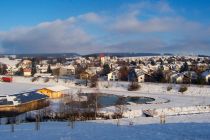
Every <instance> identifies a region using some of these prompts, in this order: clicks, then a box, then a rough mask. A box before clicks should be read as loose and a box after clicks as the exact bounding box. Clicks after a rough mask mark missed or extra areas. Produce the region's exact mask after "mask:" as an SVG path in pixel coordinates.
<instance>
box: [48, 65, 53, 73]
mask: <svg viewBox="0 0 210 140" xmlns="http://www.w3.org/2000/svg"><path fill="white" fill-rule="evenodd" d="M47 73H52V69H51V66H50V65H48V68H47Z"/></svg>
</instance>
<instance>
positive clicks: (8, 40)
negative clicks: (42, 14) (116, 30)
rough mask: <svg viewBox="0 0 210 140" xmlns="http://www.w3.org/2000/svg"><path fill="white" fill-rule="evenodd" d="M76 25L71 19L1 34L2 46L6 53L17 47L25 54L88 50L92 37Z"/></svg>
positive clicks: (18, 50)
mask: <svg viewBox="0 0 210 140" xmlns="http://www.w3.org/2000/svg"><path fill="white" fill-rule="evenodd" d="M74 23H75V21H73V18H70V19H67V20H56V21H53V22H44V23H40V24H38V25H37V26H34V27H28V28H27V27H25V28H17V29H14V30H11V31H8V32H1V33H0V40H1V46H2V48H3V49H4V50H5V51H9V50H10V49H11V48H14V47H15V48H16V50H17V52H25V53H30V52H34V53H46V52H66V51H69V52H74V51H75V52H76V51H78V50H81V51H82V50H88V49H87V48H86V46H87V45H88V44H90V43H91V41H92V37H91V35H90V34H87V33H86V32H85V31H84V30H83V29H82V28H80V27H77V26H76V24H74Z"/></svg>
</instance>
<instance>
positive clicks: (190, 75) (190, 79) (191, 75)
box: [183, 71, 198, 83]
mask: <svg viewBox="0 0 210 140" xmlns="http://www.w3.org/2000/svg"><path fill="white" fill-rule="evenodd" d="M183 74H184V78H183V83H195V82H196V80H197V78H198V75H197V73H196V72H194V71H185V72H183Z"/></svg>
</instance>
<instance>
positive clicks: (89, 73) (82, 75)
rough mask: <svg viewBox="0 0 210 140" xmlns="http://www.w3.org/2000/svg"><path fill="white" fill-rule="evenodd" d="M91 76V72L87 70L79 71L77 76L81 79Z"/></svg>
mask: <svg viewBox="0 0 210 140" xmlns="http://www.w3.org/2000/svg"><path fill="white" fill-rule="evenodd" d="M92 76H93V74H92V73H91V72H89V71H84V72H82V73H80V75H79V77H80V79H82V80H87V79H91V77H92Z"/></svg>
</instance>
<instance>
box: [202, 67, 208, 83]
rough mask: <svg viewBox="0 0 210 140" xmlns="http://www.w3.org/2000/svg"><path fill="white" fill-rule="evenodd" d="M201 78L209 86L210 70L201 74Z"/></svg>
mask: <svg viewBox="0 0 210 140" xmlns="http://www.w3.org/2000/svg"><path fill="white" fill-rule="evenodd" d="M201 75H202V77H203V78H204V79H205V81H206V83H209V84H210V69H209V70H206V71H205V72H203V73H202V74H201Z"/></svg>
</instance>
